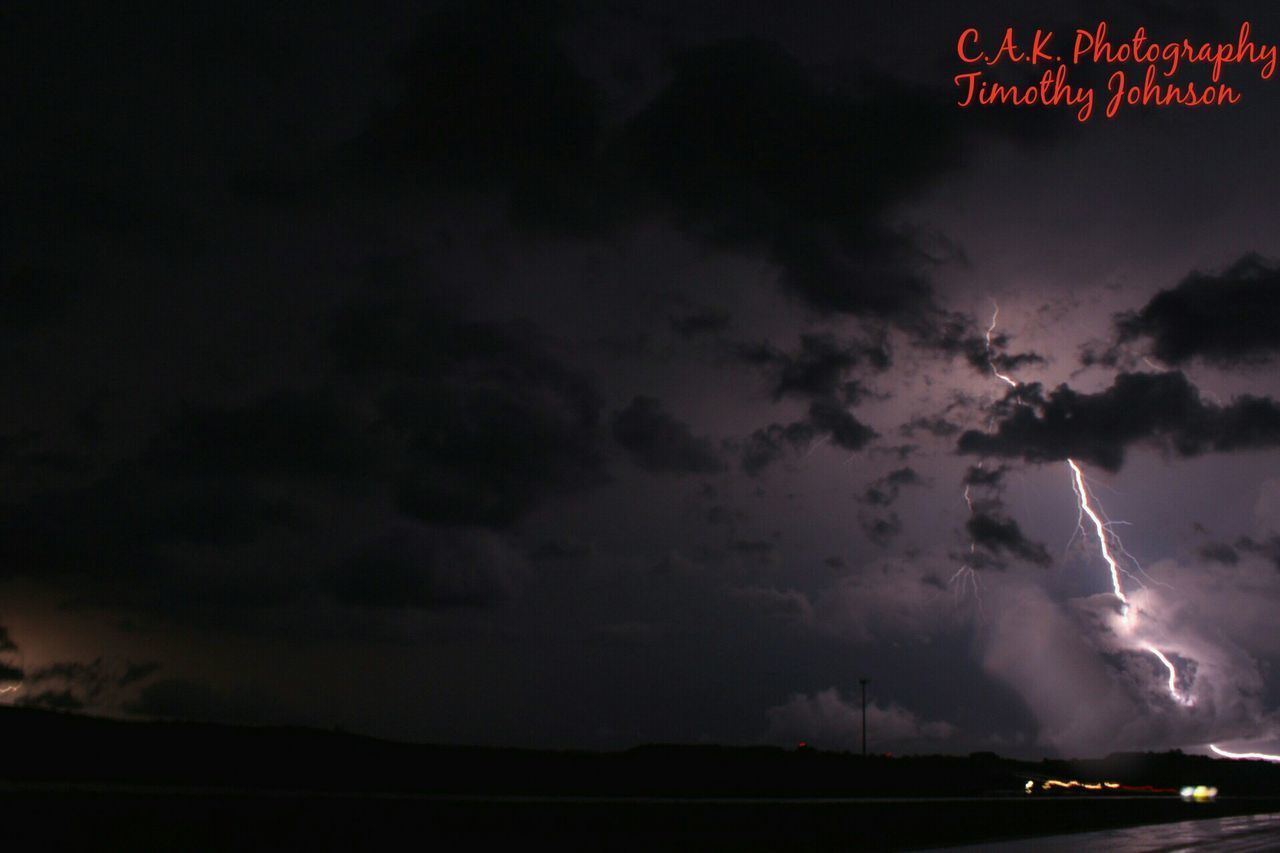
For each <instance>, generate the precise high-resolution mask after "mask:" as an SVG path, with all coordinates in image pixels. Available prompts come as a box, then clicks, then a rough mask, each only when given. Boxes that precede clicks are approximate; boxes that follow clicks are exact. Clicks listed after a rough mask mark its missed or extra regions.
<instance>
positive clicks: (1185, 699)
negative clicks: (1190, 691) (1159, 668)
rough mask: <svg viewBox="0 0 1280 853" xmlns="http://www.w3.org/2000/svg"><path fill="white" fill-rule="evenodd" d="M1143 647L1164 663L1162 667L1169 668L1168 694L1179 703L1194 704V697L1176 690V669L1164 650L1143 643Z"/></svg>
mask: <svg viewBox="0 0 1280 853" xmlns="http://www.w3.org/2000/svg"><path fill="white" fill-rule="evenodd" d="M1143 648H1144V649H1146V650H1147V651H1149V652H1151V654H1153V655H1155V656H1156V657H1157V658H1159V659H1160V663H1162V664H1164V668H1165V669H1167V670H1169V695H1170V696H1172V697H1173V698H1174V700H1175V701H1176V702H1178V703H1179V704H1181V705H1187V706H1188V707H1189V706H1191V705H1194V704H1195V698H1194V697H1192V696H1187V695H1184V694H1182V693H1180V692H1179V691H1178V671H1177V670H1176V669H1174V668H1173V661H1171V660H1169V659H1168V658H1167V657H1165V654H1164V652H1162V651H1160V650H1159V649H1157V648H1156V647H1155V646H1152V645H1144V646H1143Z"/></svg>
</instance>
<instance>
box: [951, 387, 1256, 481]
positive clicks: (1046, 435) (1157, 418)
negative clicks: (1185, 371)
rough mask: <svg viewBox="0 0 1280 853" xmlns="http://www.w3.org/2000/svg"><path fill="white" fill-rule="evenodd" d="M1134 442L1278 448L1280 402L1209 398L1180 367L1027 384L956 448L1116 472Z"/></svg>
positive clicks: (1179, 449)
mask: <svg viewBox="0 0 1280 853" xmlns="http://www.w3.org/2000/svg"><path fill="white" fill-rule="evenodd" d="M1137 443H1155V444H1158V445H1160V446H1163V447H1167V448H1170V449H1172V450H1173V451H1174V452H1176V453H1177V454H1179V455H1181V456H1195V455H1198V454H1201V453H1205V452H1208V451H1232V450H1247V449H1254V448H1263V447H1274V446H1276V445H1277V444H1280V407H1278V406H1277V405H1276V404H1275V402H1273V401H1272V400H1271V399H1269V398H1265V397H1262V398H1259V397H1251V396H1242V397H1238V398H1237V399H1236V400H1235V401H1234V402H1232V403H1231V404H1230V405H1227V406H1218V405H1214V404H1211V403H1205V402H1203V401H1202V400H1201V399H1200V394H1199V392H1198V391H1197V390H1196V388H1195V386H1194V385H1192V384H1191V383H1190V382H1188V381H1187V378H1186V377H1185V376H1183V375H1182V373H1180V372H1177V371H1171V372H1168V373H1158V374H1152V373H1121V374H1120V375H1119V376H1117V377H1116V379H1115V382H1114V383H1113V384H1112V385H1111V387H1110V388H1107V389H1106V390H1104V391H1100V392H1098V393H1097V394H1082V393H1080V392H1077V391H1074V390H1072V389H1071V388H1069V387H1068V386H1066V385H1060V386H1058V388H1057V389H1055V390H1054V391H1051V392H1050V393H1049V394H1048V395H1042V394H1041V392H1040V389H1039V386H1036V385H1031V386H1025V385H1024V386H1020V388H1019V389H1018V391H1017V392H1011V393H1010V396H1009V398H1007V399H1006V401H1005V404H1004V405H1003V414H1002V416H1001V417H1000V418H999V420H998V423H997V427H996V429H995V431H994V432H991V433H987V432H978V431H976V430H970V431H968V432H965V433H964V434H963V435H961V436H960V440H959V444H958V449H959V450H960V452H961V453H974V454H982V455H991V456H1005V457H1020V458H1023V459H1026V460H1027V461H1030V462H1054V461H1061V460H1064V459H1068V458H1075V459H1079V460H1081V461H1084V462H1088V463H1091V464H1093V465H1097V466H1098V467H1100V468H1104V469H1106V470H1108V471H1116V470H1118V469H1119V468H1120V467H1121V465H1123V464H1124V455H1125V451H1126V449H1127V448H1128V447H1129V446H1130V445H1133V444H1137Z"/></svg>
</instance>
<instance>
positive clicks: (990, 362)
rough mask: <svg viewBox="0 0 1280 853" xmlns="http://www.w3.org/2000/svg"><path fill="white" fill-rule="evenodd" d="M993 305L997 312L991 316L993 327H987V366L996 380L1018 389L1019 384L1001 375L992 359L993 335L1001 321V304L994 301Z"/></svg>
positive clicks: (992, 301)
mask: <svg viewBox="0 0 1280 853" xmlns="http://www.w3.org/2000/svg"><path fill="white" fill-rule="evenodd" d="M991 305H992V307H994V308H995V311H994V312H993V313H992V314H991V325H989V326H987V364H988V365H989V366H990V367H991V374H992V375H993V376H995V378H996V379H999V380H1000V381H1001V382H1003V383H1004V384H1005V385H1008V386H1009V387H1010V388H1017V387H1018V383H1017V382H1014V381H1013V380H1012V379H1010V378H1009V377H1008V376H1005V375H1004V374H1003V373H1001V372H1000V371H999V370H998V369H997V368H996V362H995V359H994V358H992V357H991V333H992V332H994V331H995V330H996V322H997V321H998V320H999V319H1000V303H998V302H996V301H995V300H994V299H992V300H991Z"/></svg>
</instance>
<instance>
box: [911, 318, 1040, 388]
mask: <svg viewBox="0 0 1280 853" xmlns="http://www.w3.org/2000/svg"><path fill="white" fill-rule="evenodd" d="M912 329H913V330H914V332H915V337H916V342H917V343H918V344H919V345H920V346H922V347H924V348H925V349H929V350H933V351H934V352H937V353H939V354H941V355H944V356H946V357H948V358H962V359H964V361H965V363H966V364H968V365H969V367H970V368H972V369H973V370H974V371H975V372H976V373H980V374H983V375H985V376H990V375H991V373H992V368H993V367H994V368H995V369H997V370H999V371H1000V372H1001V373H1012V372H1015V371H1017V370H1018V369H1019V368H1022V367H1026V366H1028V365H1040V364H1047V363H1048V362H1047V360H1046V359H1045V357H1044V356H1042V355H1040V354H1039V353H1036V352H1020V353H1010V352H1007V351H1006V350H1007V349H1008V346H1009V336H1008V335H1006V334H992V333H991V332H988V331H986V330H985V328H979V326H978V324H977V322H976V321H975V320H974V319H973V318H972V317H970V316H969V315H967V314H963V313H960V312H954V311H952V312H943V311H939V312H934V313H932V314H929V315H924V316H922V317H920V318H919V319H918V320H917V321H916V322H915V324H914V325H913V326H912Z"/></svg>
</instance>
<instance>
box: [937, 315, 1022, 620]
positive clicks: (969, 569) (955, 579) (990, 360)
mask: <svg viewBox="0 0 1280 853" xmlns="http://www.w3.org/2000/svg"><path fill="white" fill-rule="evenodd" d="M991 307H992V309H993V310H992V313H991V323H990V325H988V326H987V334H986V337H985V338H984V340H985V342H986V346H987V366H988V367H990V368H991V374H992V375H993V376H995V377H996V378H997V379H999V380H1000V381H1001V382H1003V383H1005V384H1006V385H1008V386H1009V387H1010V388H1017V387H1018V383H1017V382H1015V381H1014V380H1012V379H1010V378H1009V377H1008V376H1005V375H1004V374H1003V373H1001V372H1000V369H999V368H997V367H996V361H995V358H994V357H993V356H992V354H991V335H992V333H993V332H995V330H996V323H997V322H998V321H999V319H1000V303H998V302H996V301H995V300H994V299H992V300H991ZM992 420H994V416H993V418H992ZM990 428H991V422H988V424H987V429H988V430H990ZM978 467H979V468H981V467H982V463H981V462H979V463H978ZM964 504H965V506H967V507H968V508H969V516H970V517H972V516H973V495H972V493H971V492H970V487H969V486H968V485H966V486H965V487H964ZM977 550H978V545H977V543H976V542H974V541H973V540H972V539H970V540H969V553H970V554H971V555H972V554H976V553H977ZM951 583H952V584H954V585H955V586H956V590H957V593H959V592H960V591H963V590H964V588H965V584H966V583H968V585H969V587H970V588H972V589H973V597H974V600H975V601H977V602H978V609H979V610H981V609H982V594H981V591H980V588H979V586H978V573H977V571H976V570H975V569H974V568H973V566H971V565H969V564H968V563H965V564H964V565H963V566H961V567H960V568H958V569H956V573H955V574H954V575H952V576H951Z"/></svg>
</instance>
